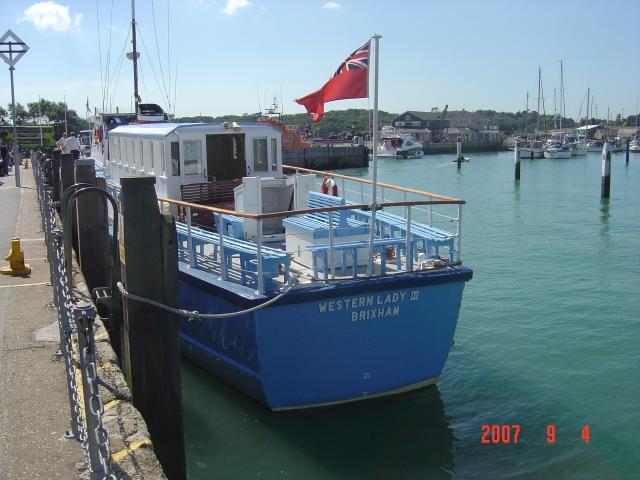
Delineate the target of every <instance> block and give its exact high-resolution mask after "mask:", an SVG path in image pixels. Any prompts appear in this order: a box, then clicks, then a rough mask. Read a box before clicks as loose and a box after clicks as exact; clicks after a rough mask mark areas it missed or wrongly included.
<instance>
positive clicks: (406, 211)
mask: <svg viewBox="0 0 640 480" xmlns="http://www.w3.org/2000/svg"><path fill="white" fill-rule="evenodd" d="M402 201H403V202H406V201H407V192H402ZM408 210H409V207H408V206H407V205H405V206H404V216H405V217H406V216H407V215H409V213H408Z"/></svg>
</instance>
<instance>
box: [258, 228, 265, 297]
mask: <svg viewBox="0 0 640 480" xmlns="http://www.w3.org/2000/svg"><path fill="white" fill-rule="evenodd" d="M257 223H258V228H257V230H258V231H257V235H256V247H257V248H256V255H257V257H258V258H257V261H258V264H257V265H256V270H257V274H258V293H259V294H262V293H264V276H263V275H262V220H260V219H258V222H257Z"/></svg>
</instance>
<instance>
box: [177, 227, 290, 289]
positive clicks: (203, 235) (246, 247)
mask: <svg viewBox="0 0 640 480" xmlns="http://www.w3.org/2000/svg"><path fill="white" fill-rule="evenodd" d="M176 233H177V237H178V256H179V259H180V260H181V261H183V262H186V261H188V259H187V252H188V248H187V242H188V241H189V227H188V226H187V225H186V224H185V223H182V222H176ZM205 245H212V246H213V260H214V261H224V262H225V264H226V267H227V269H228V271H232V270H234V265H233V257H234V256H238V258H239V261H240V282H241V283H242V284H243V285H247V284H248V280H249V279H251V280H252V281H253V282H255V283H256V284H257V281H258V275H257V270H258V268H257V265H258V247H257V245H256V244H255V243H251V242H247V241H245V240H240V239H237V238H232V237H229V236H226V235H225V236H224V257H225V258H224V259H223V260H222V259H220V258H219V251H220V236H219V235H218V234H217V233H214V232H210V231H207V230H204V229H202V228H199V227H194V226H192V227H191V251H192V252H194V259H193V264H194V266H196V267H199V268H200V266H199V265H198V260H197V256H196V255H195V252H196V250H197V251H198V253H199V254H200V255H204V247H205ZM260 252H261V256H262V273H263V277H264V285H265V289H266V290H275V288H276V285H275V283H274V282H273V278H275V277H277V276H279V275H280V266H281V265H282V266H283V267H284V281H285V282H287V281H288V280H289V264H290V254H288V253H287V252H284V251H282V250H277V249H274V248H269V247H265V246H262V247H261V249H260Z"/></svg>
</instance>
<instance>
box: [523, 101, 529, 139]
mask: <svg viewBox="0 0 640 480" xmlns="http://www.w3.org/2000/svg"><path fill="white" fill-rule="evenodd" d="M528 131H529V92H527V109H526V110H525V111H524V134H525V136H526V135H527V132H528Z"/></svg>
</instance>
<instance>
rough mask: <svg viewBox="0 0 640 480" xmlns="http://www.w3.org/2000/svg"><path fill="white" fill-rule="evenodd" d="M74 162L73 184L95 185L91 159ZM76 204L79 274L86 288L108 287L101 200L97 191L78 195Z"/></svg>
mask: <svg viewBox="0 0 640 480" xmlns="http://www.w3.org/2000/svg"><path fill="white" fill-rule="evenodd" d="M75 163H76V167H75V183H89V184H91V185H96V184H97V181H96V171H95V162H94V160H93V159H92V158H81V159H78V160H76V162H75ZM77 204H78V208H77V217H76V218H77V222H76V225H77V231H78V257H79V261H80V269H81V270H82V274H83V275H84V278H85V280H86V281H87V285H88V287H89V291H92V290H93V289H94V288H96V287H107V286H110V285H109V281H110V278H109V277H110V275H109V258H108V257H109V249H108V243H107V235H108V232H107V218H106V211H105V208H104V199H103V198H102V197H101V196H98V194H96V193H88V194H85V195H80V196H79V197H78V199H77Z"/></svg>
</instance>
